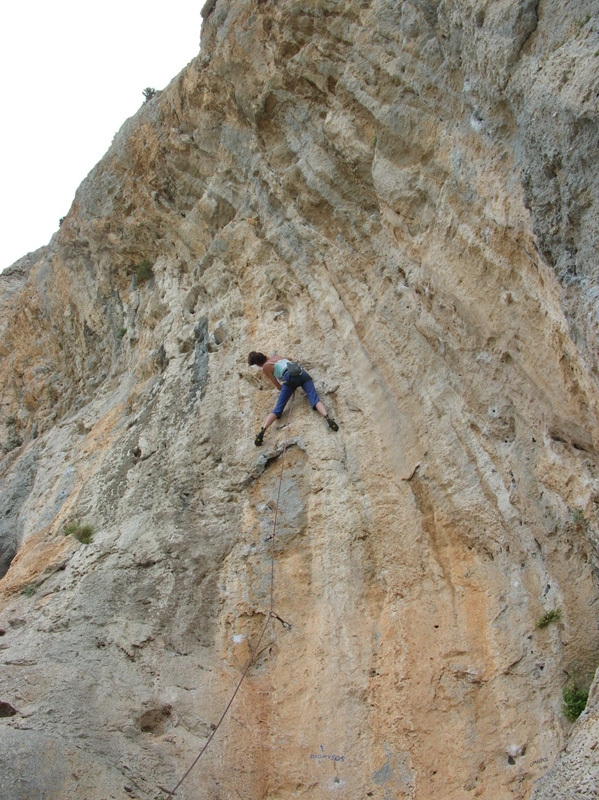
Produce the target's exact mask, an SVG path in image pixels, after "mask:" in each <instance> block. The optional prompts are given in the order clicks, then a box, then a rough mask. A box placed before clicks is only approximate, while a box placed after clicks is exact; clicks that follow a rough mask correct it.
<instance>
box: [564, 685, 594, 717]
mask: <svg viewBox="0 0 599 800" xmlns="http://www.w3.org/2000/svg"><path fill="white" fill-rule="evenodd" d="M588 697H589V693H588V691H586V692H585V691H584V689H579V688H578V686H575V685H573V686H566V688H565V689H564V714H565V716H566V717H567V718H568V719H569V720H570V722H574V721H575V720H577V719H578V717H579V716H580V715H581V714H582V712H583V711H584V709H585V707H586V704H587V700H588Z"/></svg>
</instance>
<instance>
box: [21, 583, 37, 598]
mask: <svg viewBox="0 0 599 800" xmlns="http://www.w3.org/2000/svg"><path fill="white" fill-rule="evenodd" d="M36 592H37V587H35V586H34V585H33V584H32V583H30V584H29V586H25V588H24V589H22V590H21V594H22V595H24V596H25V597H33V595H34V594H35V593H36Z"/></svg>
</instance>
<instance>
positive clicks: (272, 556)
mask: <svg viewBox="0 0 599 800" xmlns="http://www.w3.org/2000/svg"><path fill="white" fill-rule="evenodd" d="M294 397H295V393H294V394H292V395H291V401H290V404H289V419H288V421H287V425H286V426H285V439H284V441H283V450H282V451H281V467H280V469H279V479H278V488H277V499H276V502H275V510H274V515H273V523H272V533H271V535H270V537H269V539H270V543H271V544H270V605H269V611H268V614H267V615H266V620H265V622H264V625H263V626H262V630H261V631H260V636H259V637H258V640H257V642H256V644H255V645H254V649H253V650H252V654H251V656H250V657H249V659H248V662H247V664H246V666H245V669H244V670H243V672H242V673H241V677H240V679H239V681H238V682H237V685H236V686H235V690H234V691H233V694H232V695H231V698H230V700H229V702H228V703H227V705H226V707H225V710H224V711H223V713H222V715H221V717H220V719H219V721H218V722H217V723H216V725H215V726H214V728H213V730H212V732H211V734H210V736H209V737H208V739H207V740H206V742H205V744H204V746H203V747H202V749H201V750H200V752H199V753H198V755H197V756H196V757H195V759H194V760H193V761H192V763H191V765H190V766H189V767H188V768H187V770H186V772H185V773H184V774H183V776H182V777H181V778H180V779H179V781H178V783H177V784H176V785H175V786H174V788H173V789H165V788H164V787H163V786H158V789H160V791H161V792H166V797H167V798H168V797H173V795H174V794H175V793H176V791H177V789H178V788H179V787H180V786H181V784H182V783H183V782H184V781H185V780H186V779H187V777H188V775H189V774H190V773H191V771H192V770H193V768H194V767H195V765H196V764H197V763H198V761H199V760H200V759H201V758H202V756H203V755H204V753H205V752H206V750H207V749H208V747H209V746H210V743H211V742H212V740H213V739H214V737H215V736H216V732H217V731H218V729H219V728H220V726H221V725H222V723H223V721H224V719H225V717H226V716H227V714H228V713H229V710H230V708H231V706H232V705H233V701H234V700H235V697H236V696H237V693H238V692H239V690H240V689H241V684H242V683H243V681H244V680H245V678H246V676H247V674H248V672H249V670H250V667H251V666H252V664H253V663H254V661H255V659H256V658H257V656H258V654H259V652H260V645H261V644H262V639H263V638H264V634H265V633H266V629H267V628H268V625H269V623H270V621H271V620H273V619H276V620H278V621H279V622H280V623H281V624H282V625H283V627H284V628H286V629H288V630H289V629H290V628H291V625H290V624H289V623H288V622H286V621H285V620H283V619H281V617H280V616H279V615H278V614H276V613H275V610H274V606H275V543H276V536H277V522H278V518H279V502H280V499H281V486H282V483H283V470H284V467H285V454H286V453H287V442H288V439H289V426H290V425H291V415H292V413H293V398H294Z"/></svg>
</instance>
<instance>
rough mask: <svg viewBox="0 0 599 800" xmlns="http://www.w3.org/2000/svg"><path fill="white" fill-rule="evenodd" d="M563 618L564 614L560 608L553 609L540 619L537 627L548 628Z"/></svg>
mask: <svg viewBox="0 0 599 800" xmlns="http://www.w3.org/2000/svg"><path fill="white" fill-rule="evenodd" d="M561 618H562V612H561V609H559V608H552V609H551V611H547V612H545V614H543V616H542V617H539V618H538V620H537V621H536V623H535V625H536V627H537V628H546V627H547V626H548V625H551V623H552V622H558V621H559V620H560V619H561Z"/></svg>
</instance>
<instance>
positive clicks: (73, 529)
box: [64, 522, 94, 544]
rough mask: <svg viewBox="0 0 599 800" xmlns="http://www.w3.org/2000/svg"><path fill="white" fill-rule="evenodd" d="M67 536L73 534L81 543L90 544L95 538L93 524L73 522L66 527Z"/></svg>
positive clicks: (65, 533)
mask: <svg viewBox="0 0 599 800" xmlns="http://www.w3.org/2000/svg"><path fill="white" fill-rule="evenodd" d="M64 535H65V536H73V537H74V538H75V539H77V541H78V542H81V544H90V543H91V542H92V540H93V538H94V529H93V527H92V526H91V525H81V523H79V522H72V523H71V524H70V525H67V526H66V527H65V529H64Z"/></svg>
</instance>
